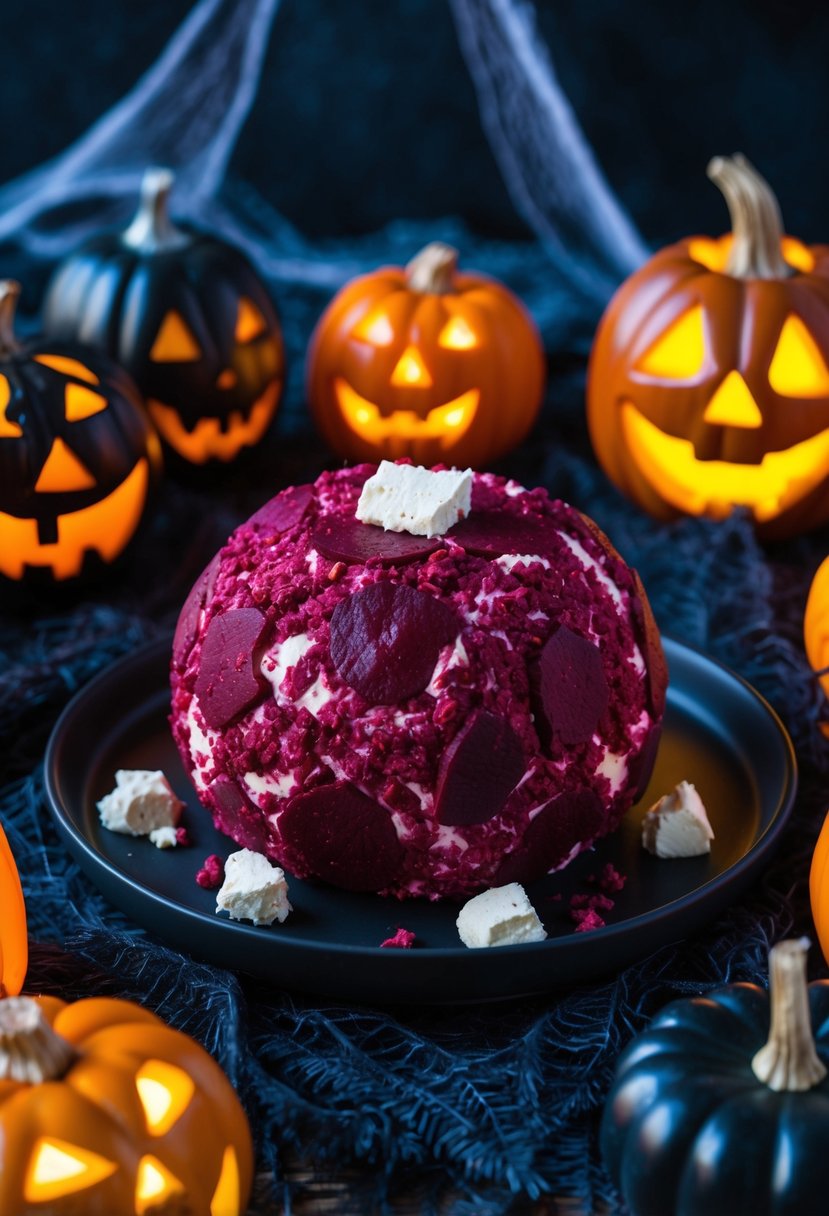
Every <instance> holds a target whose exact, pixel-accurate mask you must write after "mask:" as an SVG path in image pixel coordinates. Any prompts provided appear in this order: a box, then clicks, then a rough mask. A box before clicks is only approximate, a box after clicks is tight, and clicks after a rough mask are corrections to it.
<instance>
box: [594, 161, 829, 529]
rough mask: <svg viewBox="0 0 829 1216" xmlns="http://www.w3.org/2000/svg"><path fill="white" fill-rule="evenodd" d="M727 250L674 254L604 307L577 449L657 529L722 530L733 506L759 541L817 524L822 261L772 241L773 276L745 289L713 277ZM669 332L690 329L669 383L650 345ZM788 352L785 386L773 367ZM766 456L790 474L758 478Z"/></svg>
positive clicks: (827, 280)
mask: <svg viewBox="0 0 829 1216" xmlns="http://www.w3.org/2000/svg"><path fill="white" fill-rule="evenodd" d="M761 180H762V179H761ZM772 198H773V196H772ZM732 247H733V245H732V237H731V236H730V235H729V236H725V237H723V238H721V239H720V240H718V241H715V240H711V239H709V238H705V237H694V238H690V239H688V240H683V241H680V242H678V243H677V244H676V245H672V246H670V247H669V248H667V249H664V250H662V251H661V252H660V253H657V254H656V255H655V256H654V257H653V258H651V259H650V261H649V262H647V263H646V264H645V266H643V267H642V268H641V269H640V270H639V271H637V272H636V273H635V274H634V275H633V276H632V277H631V278H630V279H628V280H627V281H626V282H625V283H624V284H623V285H622V287H621V288H620V289H619V291H618V292H617V293H616V295H615V296H614V297H613V299H612V300H611V302H610V304H609V306H608V308H607V310H606V312H605V314H604V316H603V318H602V321H601V323H600V325H599V329H598V331H597V334H596V339H595V342H594V345H593V350H592V352H591V358H590V365H589V369H588V390H587V420H588V426H589V430H590V437H591V440H592V443H593V448H594V451H595V453H596V456H597V457H598V460H599V462H600V464H601V465H602V467H603V468H604V470H605V472H606V473H607V474H608V476H609V477H610V478H611V480H612V481H613V482H614V483H615V484H616V485H617V486H618V487H619V488H620V489H621V490H623V491H624V493H626V494H627V495H628V496H629V497H630V498H632V499H633V500H634V501H635V502H636V503H638V504H639V506H641V507H643V508H644V509H645V510H646V511H648V512H650V513H651V514H652V515H654V516H656V518H658V519H673V518H676V517H677V516H678V515H680V514H682V513H683V512H686V513H688V514H692V515H707V516H709V517H712V518H723V517H725V516H726V515H728V514H729V513H730V512H731V510H733V508H734V507H735V506H738V505H740V506H746V507H748V508H749V509H750V510H751V512H752V514H753V516H754V520H755V525H756V527H757V531H758V533H759V534H760V535H761V536H764V537H767V538H775V537H783V536H789V535H792V534H794V533H796V532H799V531H803V530H805V529H807V528H812V527H815V526H817V525H818V524H820V523H822V522H824V521H825V520H827V519H829V248H827V247H825V246H814V247H811V248H807V247H806V246H804V245H802V244H801V243H800V242H798V241H796V240H793V239H792V238H789V237H782V239H781V240H780V241H779V248H780V253H781V255H782V258H783V261H784V263H785V266H786V271H787V277H779V278H778V277H766V278H759V277H736V276H735V275H734V274H732V273H727V272H726V270H725V266H726V263H727V262H728V259H729V254H730V252H731V250H732ZM791 318H794V319H795V320H794V322H792V321H791ZM683 320H685V321H686V322H687V327H688V330H689V332H690V331H692V330H693V331H696V330H697V327H699V335H698V338H697V341H698V344H699V349H700V354H701V357H700V358H699V359H697V358H696V357H692V350H691V347H692V346H693V345H694V342H693V341H692V342H689V343H688V344H687V345H686V346H685V353H684V356H683V357H681V358H680V359H679V360H678V362H677V364H676V367H677V372H678V373H679V374H676V373H674V374H672V373H671V372H670V371H669V370H668V369H669V364H670V352H669V349H668V348H669V343H666V344H665V345H662V346H661V344H662V343H664V342H665V339H666V338H667V336H668V335H669V334H670V333H671V331H672V329H673V327H674V326H675V325H677V324H678V323H681V322H683ZM787 323H788V328H787V329H786V334H785V342H782V340H783V339H784V327H787ZM793 330H795V331H797V332H796V333H795V334H794V338H793V339H792V331H793ZM673 332H674V334H677V333H678V331H677V330H673ZM804 333H805V335H806V337H805V338H803V336H802V335H803V334H804ZM791 341H794V343H795V347H796V348H797V349H796V351H795V353H796V354H798V355H799V356H801V358H800V361H799V363H798V361H797V360H796V361H795V364H796V368H798V369H799V370H797V374H796V375H795V379H794V382H792V375H791V371H789V372H786V371H785V370H784V367H783V365H784V364H785V363H786V362H787V359H786V358H784V357H782V355H781V357H779V358H777V360H776V356H777V355H778V351H779V350H782V345H788V346H789V350H790V351H791ZM808 348H814V349H808ZM674 353H675V352H674ZM815 353H816V357H815V358H814V367H809V366H808V360H807V362H806V363H804V361H803V360H804V359H807V356H808V357H813V356H815ZM788 361H789V362H790V360H788ZM770 374H771V379H770ZM726 380H729V385H728V386H727V388H726V389H725V390H724V391H723V393H722V394H720V395H719V396H718V393H719V390H720V389H722V388H723V386H724V385H725V382H726ZM790 382H791V383H792V388H793V391H787V387H788V386H789V384H790ZM729 389H736V392H734V393H729ZM642 419H644V423H643V422H642V421H641V420H642ZM663 436H666V437H668V439H669V440H670V439H674V440H683V441H686V446H685V447H684V448H683V449H677V448H675V445H673V444H670V443H664V442H663V438H662V437H663ZM651 437H652V439H651ZM652 441H653V443H654V444H655V445H656V446H653V447H652V446H651V442H652ZM802 444H809V445H810V446H809V447H808V448H800V449H798V451H797V452H792V451H791V449H793V448H794V447H795V446H796V445H802ZM688 445H692V446H688ZM768 453H781V454H788V456H790V457H791V468H790V467H789V465H788V464H787V465H786V467H785V468H784V466H783V465H782V464H778V465H777V468H776V469H775V471H774V473H773V474H772V470H771V466H769V465H766V466H763V467H762V468H761V465H762V462H763V458H764V457H765V456H766V455H767V454H768ZM787 459H788V457H787ZM775 460H778V458H777V457H776V458H775ZM712 462H715V463H713V464H712ZM795 462H797V463H798V468H797V470H795V469H794V463H795ZM746 474H747V477H748V480H746V481H744V482H741V483H740V485H737V484H736V482H734V480H733V478H734V476H739V477H740V478H743V477H744V476H745V475H746ZM709 479H710V480H709Z"/></svg>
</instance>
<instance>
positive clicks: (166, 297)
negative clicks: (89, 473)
mask: <svg viewBox="0 0 829 1216" xmlns="http://www.w3.org/2000/svg"><path fill="white" fill-rule="evenodd" d="M172 181H173V178H172V174H170V173H169V172H167V171H166V170H162V169H151V170H148V171H147V173H146V175H145V178H144V183H143V186H142V192H141V203H140V205H139V208H138V213H137V214H136V216H135V219H134V220H133V222H132V223H131V224H130V226H129V228H128V229H127V230H126V232H124V233H115V234H109V233H105V234H101V235H99V236H96V237H95V238H93V240H91V241H90V242H89V243H88V244H87V245H86V246H84V248H82V249H81V250H79V251H78V252H77V253H76V254H73V255H72V256H71V257H69V258H68V259H67V260H66V261H65V262H64V263H63V265H62V266H60V267H59V268H58V270H57V272H56V275H55V277H54V279H53V280H52V282H51V284H50V286H49V289H48V291H47V294H46V299H45V302H44V306H43V320H44V327H45V329H46V332H47V333H49V334H51V335H54V336H56V337H61V338H77V339H79V340H80V341H82V342H86V343H89V344H90V345H92V346H97V347H100V348H101V349H102V350H105V351H107V353H108V354H109V355H111V356H112V357H113V358H114V359H116V360H117V361H118V362H119V363H120V364H121V365H122V366H123V367H125V368H126V369H127V371H128V372H129V373H130V374H131V375H132V376H133V377H134V379H135V381H136V383H137V384H138V387H139V388H140V389H141V391H142V392H143V393H144V396H145V397H146V399H147V405H148V408H149V411H150V415H151V417H152V419H153V422H154V423H155V425H156V426H157V428H158V430H159V433H160V435H161V437H162V439H163V440H164V442H165V443H166V444H167V446H168V449H169V450H170V452H171V453H173V454H174V456H175V457H176V458H177V459H179V460H181V461H184V462H186V463H187V464H191V465H203V464H206V463H207V462H209V461H211V462H213V461H230V460H233V459H234V457H236V456H237V455H238V454H239V452H240V451H242V449H243V448H248V447H251V446H252V445H254V444H256V443H258V442H259V440H260V439H262V437H263V436H264V434H265V432H266V430H267V428H268V426H269V425H270V422H271V420H272V418H273V416H274V414H275V413H276V408H277V405H278V404H279V398H280V396H281V393H282V387H283V382H284V371H285V367H284V363H285V360H284V352H283V346H282V336H281V332H280V328H279V322H278V320H277V316H276V312H275V310H274V307H273V304H272V303H271V300H270V298H269V296H268V293H267V291H266V290H265V287H264V286H263V284H262V281H261V280H260V278H259V276H258V275H257V274H256V272H255V271H254V269H253V267H252V266H251V265H250V263H249V262H248V260H247V259H246V258H245V257H244V256H243V255H242V254H241V253H240V252H239V251H238V250H236V249H234V248H232V247H231V246H230V245H227V244H225V243H224V242H222V241H218V240H216V239H215V238H213V237H209V236H207V235H205V234H204V233H199V232H194V231H190V230H188V229H184V228H179V227H176V226H174V225H173V224H172V222H171V220H170V217H169V215H168V212H167V198H168V195H169V193H170V189H171V187H172Z"/></svg>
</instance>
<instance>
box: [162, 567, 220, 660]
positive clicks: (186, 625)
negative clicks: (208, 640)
mask: <svg viewBox="0 0 829 1216" xmlns="http://www.w3.org/2000/svg"><path fill="white" fill-rule="evenodd" d="M220 557H221V553H220V552H219V553H217V554H216V556H215V557H214V558H213V560H212V561H211V562H210V563H209V564H208V565H207V566H206V567H205V569H204V570H203V571H202V572H201V574H200V575H199V577H198V578H197V579H196V581H195V583H194V584H193V587H192V589H191V591H190V594H189V595H188V597H187V599H186V600H185V601H184V607H183V608H182V610H181V613H180V615H179V618H178V624H177V625H176V634H175V637H174V638H173V662H174V663H175V665H176V666H177V667H182V666H183V665H184V664H185V663H186V662H187V656H188V655H189V653H190V651H191V650H192V648H193V643H194V642H195V640H196V634H197V633H198V629H199V617H200V615H201V610H202V608H203V607H204V605H205V604H206V603H207V601H208V600H209V599H210V597H211V595H212V594H213V587H214V585H215V582H216V575H217V574H218V573H219V558H220Z"/></svg>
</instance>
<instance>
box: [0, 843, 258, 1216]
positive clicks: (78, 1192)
mask: <svg viewBox="0 0 829 1216" xmlns="http://www.w3.org/2000/svg"><path fill="white" fill-rule="evenodd" d="M0 883H2V885H0V915H2V920H0V940H1V941H2V949H3V970H2V980H3V984H4V986H5V990H6V992H7V994H8V995H6V996H5V997H3V999H0V1212H3V1213H8V1214H9V1216H12V1213H13V1214H14V1216H47V1214H48V1216H81V1214H82V1216H150V1213H152V1216H182V1214H184V1213H186V1214H187V1216H242V1213H243V1212H244V1211H245V1207H246V1205H247V1200H248V1196H249V1194H250V1188H251V1179H252V1170H253V1155H252V1147H251V1139H250V1131H249V1128H248V1125H247V1121H246V1119H245V1115H244V1112H243V1111H242V1108H241V1106H240V1104H239V1101H238V1099H237V1097H236V1095H235V1093H234V1091H233V1089H232V1087H231V1085H230V1083H229V1082H228V1080H227V1078H226V1077H225V1075H224V1073H223V1072H222V1071H221V1069H220V1068H219V1067H218V1065H217V1064H216V1063H215V1062H214V1061H213V1060H212V1059H211V1057H210V1056H209V1055H208V1054H207V1052H206V1051H204V1050H203V1048H201V1047H200V1046H199V1045H198V1044H197V1043H195V1042H193V1040H192V1039H190V1038H188V1037H187V1035H184V1034H180V1033H179V1032H178V1031H176V1030H171V1029H170V1027H169V1026H166V1025H165V1024H164V1023H163V1022H162V1021H161V1020H160V1019H159V1018H157V1017H155V1015H154V1014H151V1013H149V1012H148V1011H147V1010H145V1009H142V1008H141V1007H140V1006H138V1005H134V1004H132V1003H131V1002H129V1001H119V1000H110V999H103V998H101V999H96V998H92V999H88V1000H82V1001H77V1002H76V1003H75V1004H72V1005H67V1004H65V1003H64V1002H63V1001H60V1000H57V999H56V998H54V997H21V996H17V995H16V993H18V992H19V990H20V986H21V984H22V981H23V975H24V972H25V965H26V922H25V910H24V908H23V899H22V893H21V892H20V883H19V880H18V877H17V870H16V868H15V865H14V860H13V858H12V856H11V852H10V851H9V848H8V843H7V841H6V838H5V835H4V834H3V831H2V828H0Z"/></svg>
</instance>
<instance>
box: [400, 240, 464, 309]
mask: <svg viewBox="0 0 829 1216" xmlns="http://www.w3.org/2000/svg"><path fill="white" fill-rule="evenodd" d="M457 268H458V251H457V249H453V248H452V246H451V245H444V244H443V243H442V242H441V241H432V242H431V244H429V245H426V246H425V247H424V248H423V249H421V251H420V253H417V254H415V256H414V257H413V258H412V260H411V262H409V264H408V266H407V267H406V280H407V282H408V284H409V287H410V288H411V290H412V291H430V292H433V293H434V294H436V295H439V296H441V295H445V294H446V292H448V291H451V290H452V286H453V281H454V278H455V271H456V270H457Z"/></svg>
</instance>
